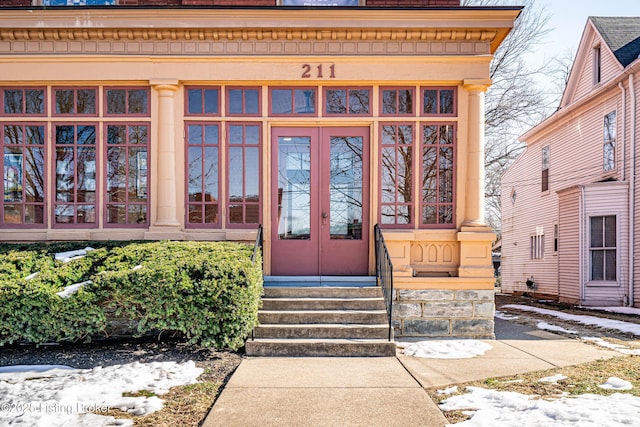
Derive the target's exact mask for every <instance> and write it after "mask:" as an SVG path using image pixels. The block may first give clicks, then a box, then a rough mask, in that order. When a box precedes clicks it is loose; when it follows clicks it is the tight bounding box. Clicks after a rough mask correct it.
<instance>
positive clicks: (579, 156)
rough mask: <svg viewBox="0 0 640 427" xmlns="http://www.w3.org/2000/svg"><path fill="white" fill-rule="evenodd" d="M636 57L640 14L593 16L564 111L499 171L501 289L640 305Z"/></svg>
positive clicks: (639, 63)
mask: <svg viewBox="0 0 640 427" xmlns="http://www.w3.org/2000/svg"><path fill="white" fill-rule="evenodd" d="M639 55H640V18H638V17H591V18H589V20H588V21H587V24H586V27H585V30H584V33H583V36H582V40H581V42H580V46H579V48H578V52H577V55H576V59H575V62H574V64H573V68H572V70H571V74H570V76H569V80H568V84H567V87H566V89H565V92H564V95H563V97H562V101H561V104H560V108H559V109H558V111H557V112H555V113H554V114H553V115H552V116H550V117H549V118H548V119H546V120H545V121H543V122H542V123H540V124H539V125H537V126H536V127H534V128H533V129H531V130H530V131H529V132H527V133H526V134H525V135H523V136H522V137H521V140H522V141H524V142H526V145H527V146H526V150H525V151H524V153H523V154H522V155H521V156H520V157H519V158H518V159H517V160H516V162H515V163H514V164H513V165H512V166H511V167H510V168H509V170H508V171H507V172H506V173H505V174H504V176H503V178H502V289H503V291H505V292H528V293H535V294H539V295H542V296H549V297H553V298H557V299H559V300H560V301H564V302H569V303H575V304H583V305H591V306H600V305H633V306H636V307H640V214H639V213H638V212H639V208H640V194H639V190H638V189H639V188H640V185H639V184H640V183H639V182H637V179H638V177H637V172H636V171H637V170H638V168H639V167H640V163H639V162H638V160H637V159H638V156H639V155H640V129H639V124H640V123H639V122H640V112H639V109H638V101H639V100H640V58H639ZM630 260H635V261H634V262H630Z"/></svg>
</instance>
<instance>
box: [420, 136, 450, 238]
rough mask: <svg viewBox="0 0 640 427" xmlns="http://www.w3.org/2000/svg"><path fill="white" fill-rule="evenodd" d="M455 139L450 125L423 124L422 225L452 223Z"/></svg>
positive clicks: (448, 224) (446, 224)
mask: <svg viewBox="0 0 640 427" xmlns="http://www.w3.org/2000/svg"><path fill="white" fill-rule="evenodd" d="M454 138H455V128H454V125H453V124H423V125H422V165H421V166H422V171H421V173H422V185H421V224H422V225H431V226H436V225H437V226H450V225H452V224H453V223H454V180H455V170H454V155H455V152H454V148H455V144H454V142H455V141H454Z"/></svg>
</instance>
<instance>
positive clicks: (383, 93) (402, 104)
mask: <svg viewBox="0 0 640 427" xmlns="http://www.w3.org/2000/svg"><path fill="white" fill-rule="evenodd" d="M414 92H415V90H414V89H413V88H382V89H380V98H381V103H380V105H381V111H380V114H381V115H383V116H412V115H413V104H414Z"/></svg>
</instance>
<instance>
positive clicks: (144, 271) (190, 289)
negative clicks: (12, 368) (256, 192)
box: [0, 242, 262, 349]
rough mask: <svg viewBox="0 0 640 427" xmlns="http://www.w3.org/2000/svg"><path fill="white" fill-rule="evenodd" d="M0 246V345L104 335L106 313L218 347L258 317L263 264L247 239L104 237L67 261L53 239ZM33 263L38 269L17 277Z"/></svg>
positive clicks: (236, 340) (235, 339) (231, 343)
mask: <svg viewBox="0 0 640 427" xmlns="http://www.w3.org/2000/svg"><path fill="white" fill-rule="evenodd" d="M3 246H5V247H3V248H2V249H0V298H2V301H3V304H2V305H1V306H0V345H4V344H7V343H13V342H16V341H28V342H32V343H43V342H46V341H63V340H79V339H90V338H91V336H92V335H96V334H104V335H108V334H109V333H110V329H109V322H108V319H107V315H106V314H105V313H115V315H116V316H118V317H120V318H124V319H127V320H130V321H133V322H134V323H137V335H143V334H146V333H150V332H163V331H166V332H169V333H173V334H178V335H179V336H182V337H184V339H186V340H187V341H189V342H191V343H196V344H199V345H203V346H214V347H216V348H230V349H237V348H239V347H240V346H242V344H243V342H244V338H245V337H246V336H247V335H248V334H249V333H250V332H251V330H252V329H253V327H254V326H255V325H256V324H257V312H258V308H259V304H260V296H261V293H262V272H261V268H260V265H261V264H260V262H259V261H258V262H256V263H255V264H253V263H252V262H251V255H252V253H253V248H252V247H250V246H247V245H241V244H235V243H227V242H215V243H212V242H146V243H132V244H126V245H122V244H121V246H116V245H113V244H111V245H110V246H109V247H102V248H99V249H97V250H94V251H90V252H88V254H87V256H86V257H84V258H81V259H77V260H74V261H71V262H69V263H66V264H63V263H61V262H59V261H54V260H53V255H52V253H51V252H47V251H46V249H51V247H47V248H43V247H42V245H40V247H36V248H34V249H33V250H28V251H23V252H18V251H15V250H6V246H7V245H3ZM84 247H85V245H84V243H76V244H75V245H74V246H73V247H66V248H64V249H62V250H73V249H77V248H84ZM92 247H94V246H93V245H92ZM56 250H60V249H59V248H56ZM35 271H38V272H39V273H38V275H37V276H36V277H35V278H33V279H31V280H25V279H24V278H25V277H26V276H28V275H29V274H31V273H33V272H35ZM87 280H90V281H91V282H92V283H91V284H90V285H88V286H85V287H83V288H81V289H80V290H79V291H78V292H76V293H74V294H72V295H71V296H70V297H68V298H61V297H59V296H58V295H56V292H59V291H61V290H62V289H64V287H65V286H69V285H71V284H74V283H79V282H84V281H87Z"/></svg>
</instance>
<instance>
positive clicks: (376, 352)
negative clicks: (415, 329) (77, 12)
mask: <svg viewBox="0 0 640 427" xmlns="http://www.w3.org/2000/svg"><path fill="white" fill-rule="evenodd" d="M245 351H246V354H247V355H248V356H290V357H298V356H307V357H314V356H317V357H388V356H395V354H396V345H395V343H394V342H392V341H387V340H366V339H362V340H360V339H359V340H355V339H351V340H347V339H334V340H318V339H255V340H251V339H250V340H248V341H247V342H246V344H245Z"/></svg>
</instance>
